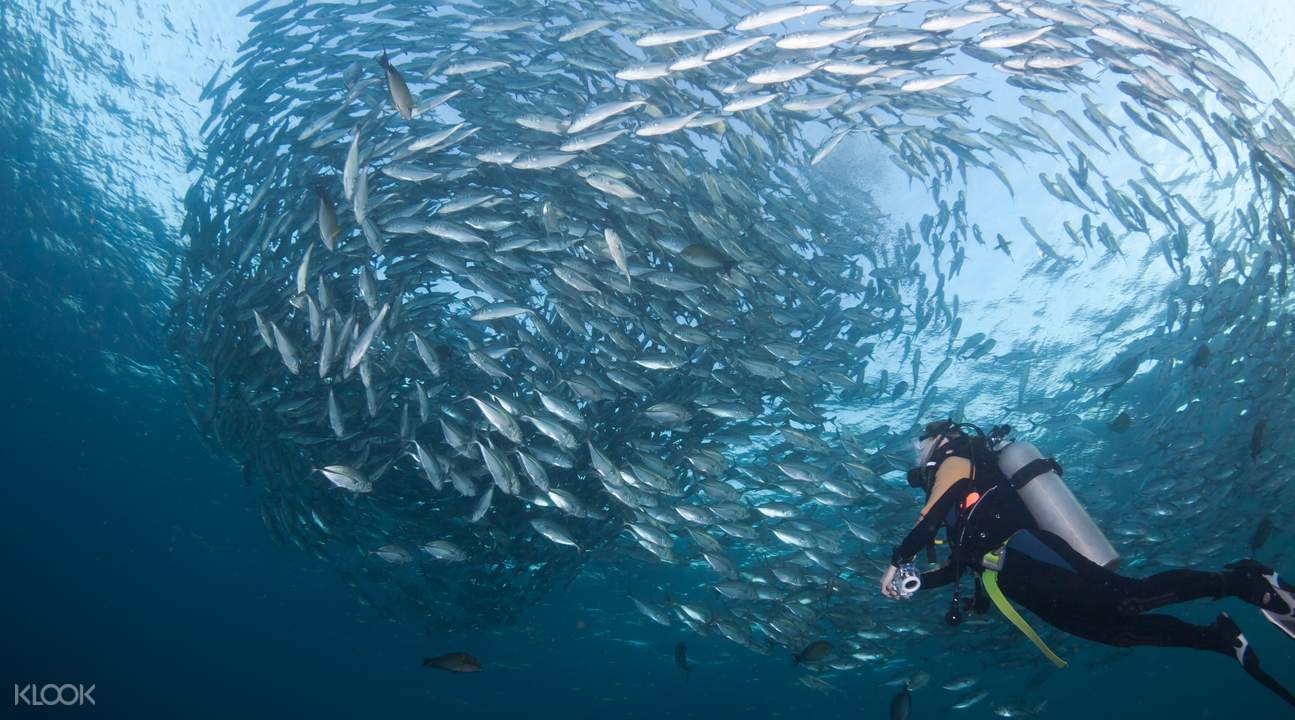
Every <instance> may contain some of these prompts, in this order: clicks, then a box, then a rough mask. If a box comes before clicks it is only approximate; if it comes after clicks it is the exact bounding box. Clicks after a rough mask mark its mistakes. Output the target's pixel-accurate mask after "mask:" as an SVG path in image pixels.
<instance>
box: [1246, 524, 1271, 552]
mask: <svg viewBox="0 0 1295 720" xmlns="http://www.w3.org/2000/svg"><path fill="white" fill-rule="evenodd" d="M1272 534H1273V518H1272V515H1264V519H1263V520H1260V521H1259V527H1257V528H1255V533H1254V534H1253V535H1251V536H1250V552H1252V553H1253V552H1258V551H1259V548H1261V547H1263V546H1264V543H1266V542H1268V538H1269V537H1270V536H1271V535H1272Z"/></svg>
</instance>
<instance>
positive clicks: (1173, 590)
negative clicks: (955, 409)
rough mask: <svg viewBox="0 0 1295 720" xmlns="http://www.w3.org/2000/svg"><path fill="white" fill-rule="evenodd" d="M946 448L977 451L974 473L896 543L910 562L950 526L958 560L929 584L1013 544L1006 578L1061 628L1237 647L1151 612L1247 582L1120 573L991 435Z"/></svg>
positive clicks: (1007, 588) (1100, 637)
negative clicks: (1070, 537)
mask: <svg viewBox="0 0 1295 720" xmlns="http://www.w3.org/2000/svg"><path fill="white" fill-rule="evenodd" d="M937 452H938V453H939V455H938V456H937V458H936V461H937V462H943V461H944V460H945V459H947V458H949V457H963V458H966V459H968V460H970V461H971V463H972V467H973V472H972V477H971V478H962V479H960V480H958V481H957V482H956V483H955V484H954V485H953V486H951V487H950V488H949V489H948V490H947V491H946V492H945V493H944V495H942V496H941V497H940V499H939V500H937V501H936V503H935V505H934V506H933V507H932V508H931V509H930V511H929V512H928V513H927V515H926V517H925V518H923V519H922V521H921V522H920V523H918V525H917V526H916V527H914V528H913V530H912V531H911V532H910V533H909V534H908V537H906V538H905V539H904V542H903V543H901V544H900V546H899V547H898V548H897V549H896V550H895V554H894V556H893V558H892V562H894V563H895V564H897V565H898V564H900V563H904V562H910V561H911V560H912V558H913V557H914V556H915V555H917V553H918V552H919V551H920V550H921V549H922V548H924V547H926V546H927V545H928V544H930V543H931V542H932V541H933V540H934V539H935V537H936V534H937V533H938V532H939V530H940V529H941V528H944V529H945V530H946V537H947V538H948V544H949V546H950V547H951V548H952V550H953V559H952V562H950V564H949V565H947V566H945V567H943V568H940V569H939V570H934V571H931V572H928V573H925V574H923V576H922V588H923V589H928V588H933V587H939V586H941V585H947V584H949V583H951V582H954V581H955V580H957V579H958V576H960V575H961V573H962V570H963V569H964V568H970V569H972V570H973V571H977V572H978V571H979V570H980V569H981V562H982V560H983V558H984V555H985V553H987V552H990V551H992V550H997V549H998V548H1000V547H1002V546H1003V544H1004V543H1007V552H1006V553H1005V560H1004V565H1003V569H1002V571H1001V572H1000V573H999V578H998V584H999V587H1000V588H1002V590H1003V593H1004V594H1005V595H1007V596H1008V597H1009V598H1010V599H1011V600H1013V601H1014V602H1016V603H1018V604H1020V605H1021V606H1024V607H1026V608H1028V609H1029V610H1031V611H1032V612H1034V613H1035V614H1036V615H1038V616H1039V617H1040V618H1042V619H1043V620H1045V621H1047V622H1048V623H1049V624H1051V625H1053V626H1055V627H1057V628H1059V629H1061V630H1064V631H1066V632H1068V633H1070V634H1072V635H1078V636H1079V637H1082V638H1087V639H1089V640H1093V641H1096V642H1100V643H1106V644H1108V645H1118V646H1120V647H1130V646H1134V645H1155V646H1161V647H1189V648H1197V649H1201V650H1214V651H1217V652H1222V653H1225V654H1228V653H1230V652H1231V646H1230V644H1229V642H1228V640H1227V639H1226V638H1222V637H1220V636H1219V634H1218V633H1217V632H1214V631H1213V628H1211V627H1206V626H1200V625H1192V624H1191V623H1187V622H1184V621H1182V620H1179V619H1178V618H1175V617H1170V616H1168V615H1154V614H1146V613H1147V611H1148V610H1155V609H1156V608H1161V607H1164V606H1166V605H1172V604H1174V603H1180V602H1186V601H1188V600H1196V599H1199V598H1206V597H1213V598H1218V597H1222V596H1223V595H1239V594H1241V593H1242V592H1244V591H1245V586H1244V581H1243V580H1241V579H1239V578H1238V577H1237V576H1235V575H1233V574H1229V573H1211V572H1201V571H1197V570H1170V571H1167V572H1162V573H1159V574H1157V575H1152V576H1151V577H1146V578H1130V577H1124V576H1122V575H1117V574H1116V573H1114V572H1112V571H1110V570H1107V569H1106V568H1104V567H1102V566H1100V565H1098V564H1096V563H1094V562H1092V561H1091V560H1089V559H1088V558H1086V557H1084V556H1082V555H1080V554H1079V553H1078V552H1076V551H1075V550H1074V549H1073V548H1071V547H1070V545H1068V544H1067V543H1066V541H1065V540H1063V539H1061V538H1060V537H1058V536H1056V535H1054V534H1052V533H1050V532H1047V531H1044V530H1040V529H1039V527H1038V525H1037V524H1036V523H1035V522H1034V519H1033V517H1032V516H1031V515H1030V513H1029V511H1028V510H1027V509H1026V508H1025V505H1024V503H1023V502H1022V501H1021V498H1020V496H1019V495H1018V494H1017V492H1016V490H1015V489H1013V488H1012V487H1011V485H1010V484H1009V483H1008V482H1007V478H1005V477H1004V476H1003V473H1002V471H1000V470H999V469H998V464H997V462H996V461H995V459H994V458H993V455H992V454H991V453H990V451H989V448H988V445H986V444H985V443H984V441H983V440H980V439H979V438H976V437H973V436H966V435H964V436H961V437H957V438H955V439H953V440H952V441H950V442H949V443H948V444H946V445H944V446H943V447H941V448H940V449H939V450H938V451H937ZM937 467H938V466H937Z"/></svg>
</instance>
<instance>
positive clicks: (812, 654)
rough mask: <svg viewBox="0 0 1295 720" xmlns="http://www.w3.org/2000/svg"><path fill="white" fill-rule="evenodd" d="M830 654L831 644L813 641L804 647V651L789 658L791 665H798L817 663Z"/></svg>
mask: <svg viewBox="0 0 1295 720" xmlns="http://www.w3.org/2000/svg"><path fill="white" fill-rule="evenodd" d="M831 652H832V643H830V642H828V641H826V640H815V641H814V642H812V643H810V644H809V645H806V646H805V649H804V650H801V651H800V652H798V653H796V654H795V655H792V656H791V664H792V665H799V664H801V663H803V662H818V661H819V660H822V659H823V658H825V657H827V656H828V655H829V654H830V653H831Z"/></svg>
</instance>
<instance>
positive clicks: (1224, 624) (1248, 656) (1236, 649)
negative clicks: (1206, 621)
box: [1212, 613, 1295, 707]
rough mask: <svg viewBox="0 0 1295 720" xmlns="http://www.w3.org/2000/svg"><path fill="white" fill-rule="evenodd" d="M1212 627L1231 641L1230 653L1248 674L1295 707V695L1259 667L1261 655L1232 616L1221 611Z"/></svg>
mask: <svg viewBox="0 0 1295 720" xmlns="http://www.w3.org/2000/svg"><path fill="white" fill-rule="evenodd" d="M1212 629H1213V630H1214V631H1215V632H1217V633H1218V634H1219V636H1220V638H1221V639H1222V640H1223V641H1224V642H1225V643H1228V642H1230V647H1229V650H1230V651H1231V652H1230V654H1231V655H1232V657H1233V658H1234V659H1235V660H1236V661H1237V662H1238V663H1240V664H1241V668H1242V669H1243V670H1245V671H1246V674H1248V675H1249V676H1250V677H1252V678H1254V679H1255V680H1257V681H1259V683H1260V684H1262V685H1263V686H1264V687H1266V688H1268V689H1269V690H1271V691H1273V693H1274V694H1276V695H1277V697H1280V698H1281V699H1282V700H1285V701H1286V703H1287V704H1288V705H1290V706H1291V707H1295V695H1292V694H1291V692H1290V691H1289V690H1287V689H1286V688H1284V687H1282V686H1281V683H1279V682H1277V681H1276V680H1274V679H1273V677H1272V676H1271V675H1269V674H1268V673H1266V672H1264V671H1263V670H1261V669H1259V656H1258V655H1256V654H1255V651H1254V650H1252V649H1250V641H1249V640H1246V636H1245V635H1242V634H1241V628H1239V627H1237V624H1236V623H1235V622H1233V621H1232V618H1231V617H1229V616H1228V614H1227V613H1220V614H1219V616H1218V617H1217V618H1215V620H1214V624H1213V626H1212ZM1224 652H1227V651H1224Z"/></svg>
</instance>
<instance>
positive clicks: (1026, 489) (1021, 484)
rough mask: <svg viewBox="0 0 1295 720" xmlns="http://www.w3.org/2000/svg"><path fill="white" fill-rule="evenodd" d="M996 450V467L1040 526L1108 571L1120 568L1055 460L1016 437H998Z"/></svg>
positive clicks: (1102, 535)
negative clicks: (1003, 438)
mask: <svg viewBox="0 0 1295 720" xmlns="http://www.w3.org/2000/svg"><path fill="white" fill-rule="evenodd" d="M995 449H996V451H997V453H998V467H999V469H1000V470H1002V471H1003V475H1005V476H1007V478H1008V479H1009V481H1010V482H1011V484H1012V486H1013V487H1015V488H1016V492H1017V494H1019V495H1020V496H1021V500H1022V501H1023V502H1024V503H1025V507H1026V509H1028V510H1029V511H1030V514H1031V515H1032V516H1034V521H1035V522H1037V523H1038V524H1039V528H1040V529H1043V530H1046V531H1048V532H1050V533H1053V534H1054V535H1057V536H1058V537H1060V538H1061V539H1062V540H1065V541H1066V543H1067V544H1069V545H1070V547H1072V548H1074V549H1075V551H1076V552H1078V553H1079V554H1080V555H1083V556H1084V557H1086V558H1088V559H1089V560H1092V561H1093V562H1095V563H1097V564H1098V565H1101V566H1102V567H1104V568H1106V569H1108V570H1115V569H1117V568H1119V566H1120V554H1119V553H1118V552H1116V551H1115V548H1114V547H1112V546H1111V543H1110V541H1108V540H1107V539H1106V536H1105V535H1104V534H1102V530H1101V528H1099V527H1097V523H1094V522H1093V519H1092V518H1091V517H1089V516H1088V511H1086V510H1084V506H1083V505H1080V504H1079V501H1078V500H1077V499H1075V495H1074V493H1072V492H1070V488H1068V487H1066V483H1065V482H1064V481H1063V480H1062V479H1061V476H1060V475H1059V474H1058V471H1059V470H1060V469H1061V468H1060V466H1058V465H1057V464H1056V462H1055V461H1053V460H1052V459H1050V458H1044V457H1043V455H1042V454H1041V453H1039V449H1038V448H1036V447H1034V446H1033V445H1031V444H1030V443H1027V442H1022V441H1019V440H1008V441H1006V442H1002V441H1001V440H1000V443H999V444H998V445H997V446H996V448H995ZM1022 470H1025V472H1021V471H1022ZM1018 473H1019V474H1020V477H1018V476H1017V474H1018Z"/></svg>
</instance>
